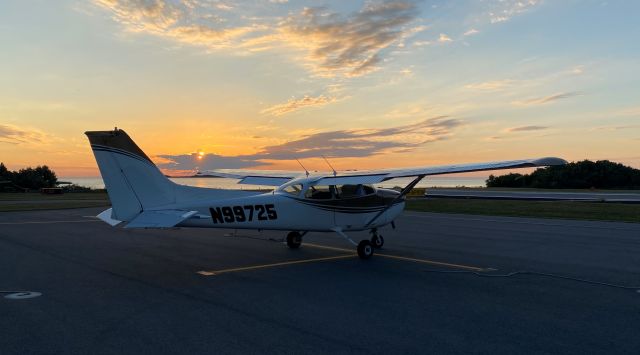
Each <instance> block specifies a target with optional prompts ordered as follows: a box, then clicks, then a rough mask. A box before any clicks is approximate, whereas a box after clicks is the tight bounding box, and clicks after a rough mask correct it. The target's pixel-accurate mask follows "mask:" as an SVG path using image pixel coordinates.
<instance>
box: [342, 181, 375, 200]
mask: <svg viewBox="0 0 640 355" xmlns="http://www.w3.org/2000/svg"><path fill="white" fill-rule="evenodd" d="M338 191H339V196H340V198H354V197H362V196H366V195H371V194H372V193H374V192H375V190H374V189H373V187H371V186H369V185H362V184H357V185H342V186H338Z"/></svg>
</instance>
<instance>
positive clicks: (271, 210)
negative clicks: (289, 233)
mask: <svg viewBox="0 0 640 355" xmlns="http://www.w3.org/2000/svg"><path fill="white" fill-rule="evenodd" d="M209 211H210V212H211V219H212V220H213V223H214V224H218V223H234V222H237V223H243V222H251V221H253V219H254V215H256V216H257V217H256V219H257V220H259V221H267V220H276V219H278V213H277V212H276V206H275V205H274V204H271V203H269V204H266V205H244V206H223V207H210V208H209ZM254 211H255V212H256V213H255V214H254Z"/></svg>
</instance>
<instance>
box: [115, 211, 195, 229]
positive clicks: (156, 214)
mask: <svg viewBox="0 0 640 355" xmlns="http://www.w3.org/2000/svg"><path fill="white" fill-rule="evenodd" d="M196 213H198V211H183V210H159V211H144V212H142V213H140V214H139V215H138V216H137V217H135V218H134V219H133V220H131V222H129V223H128V224H127V225H126V226H125V228H171V227H175V226H176V225H178V224H179V223H180V222H182V221H184V220H185V219H187V218H189V217H191V216H193V215H195V214H196Z"/></svg>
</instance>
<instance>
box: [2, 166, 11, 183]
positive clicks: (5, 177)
mask: <svg viewBox="0 0 640 355" xmlns="http://www.w3.org/2000/svg"><path fill="white" fill-rule="evenodd" d="M0 181H11V172H10V171H9V170H8V169H7V167H6V166H4V164H3V163H0Z"/></svg>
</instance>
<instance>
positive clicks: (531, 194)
mask: <svg viewBox="0 0 640 355" xmlns="http://www.w3.org/2000/svg"><path fill="white" fill-rule="evenodd" d="M425 197H429V198H472V199H489V200H531V201H584V202H615V203H640V191H637V192H630V191H620V192H555V191H500V190H493V189H427V191H426V193H425Z"/></svg>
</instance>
